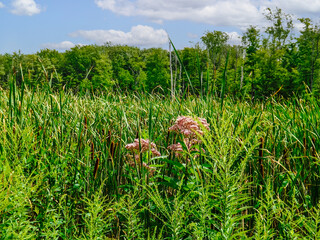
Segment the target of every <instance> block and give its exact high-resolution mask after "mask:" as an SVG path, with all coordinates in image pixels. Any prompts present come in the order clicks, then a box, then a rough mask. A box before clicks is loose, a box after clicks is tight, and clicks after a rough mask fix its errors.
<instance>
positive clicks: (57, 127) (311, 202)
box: [0, 84, 320, 239]
mask: <svg viewBox="0 0 320 240" xmlns="http://www.w3.org/2000/svg"><path fill="white" fill-rule="evenodd" d="M10 89H11V90H10V91H1V95H0V120H1V121H0V151H1V155H0V179H1V181H0V216H1V218H0V236H1V238H2V239H18V238H20V239H34V238H43V239H106V237H108V238H122V239H186V238H187V239H233V238H237V239H238V238H252V239H319V238H320V231H319V221H320V211H319V198H320V195H319V184H320V179H319V171H320V169H319V168H320V161H319V159H320V158H319V153H318V149H319V143H320V135H319V128H320V126H319V121H318V120H319V118H320V116H319V114H320V106H319V103H318V101H316V100H315V99H314V98H313V97H312V96H311V95H310V96H309V97H308V96H306V98H305V99H293V100H291V101H288V102H282V103H277V102H276V101H274V100H273V99H269V101H267V102H265V103H256V104H254V105H253V104H252V103H247V102H245V101H242V102H238V101H232V100H231V99H230V98H228V99H226V100H225V101H224V105H223V106H222V105H221V101H220V100H218V101H217V100H215V99H213V98H211V97H209V98H194V97H190V98H186V99H180V98H175V99H169V98H163V97H161V96H147V95H136V96H134V95H129V96H125V95H114V94H107V95H100V96H99V97H93V96H90V95H85V96H82V97H79V96H77V95H74V94H73V93H67V92H64V91H60V93H59V94H54V93H52V92H51V89H50V88H47V90H46V91H43V90H41V91H40V90H35V91H32V90H30V89H28V88H25V89H24V90H23V89H20V90H19V91H17V90H15V86H14V84H13V85H12V87H11V88H10ZM179 116H193V117H195V119H197V117H201V118H203V119H206V120H203V119H202V122H203V123H206V121H207V122H208V123H209V124H210V125H209V128H210V131H208V130H207V128H205V127H202V130H201V131H202V132H203V133H201V131H199V129H198V128H197V127H196V126H195V125H197V123H194V122H193V123H192V124H193V125H192V127H190V128H191V129H194V130H196V131H197V132H198V134H197V135H192V137H190V136H191V135H188V134H190V133H191V132H189V133H187V132H186V131H185V130H187V129H184V132H182V131H181V132H179V131H174V129H173V131H169V128H170V127H172V126H173V125H174V124H175V121H176V120H177V118H178V117H179ZM188 121H189V122H190V118H189V120H188ZM198 124H199V123H198ZM185 126H187V125H185ZM171 130H172V128H171ZM180 130H183V129H180ZM135 139H137V140H136V142H135V143H134V144H131V143H133V142H134V140H135ZM192 139H193V140H192ZM148 140H150V141H148ZM199 140H201V141H199ZM151 142H153V143H151ZM173 144H175V145H173ZM170 146H171V147H170ZM174 146H175V147H174ZM179 146H180V148H181V151H180V152H175V151H173V150H174V149H176V150H177V147H179ZM134 149H135V150H134ZM170 149H171V150H170ZM200 149H201V150H200ZM140 150H141V151H140ZM157 151H158V152H159V153H157ZM159 155H160V156H159ZM108 238H107V239H108Z"/></svg>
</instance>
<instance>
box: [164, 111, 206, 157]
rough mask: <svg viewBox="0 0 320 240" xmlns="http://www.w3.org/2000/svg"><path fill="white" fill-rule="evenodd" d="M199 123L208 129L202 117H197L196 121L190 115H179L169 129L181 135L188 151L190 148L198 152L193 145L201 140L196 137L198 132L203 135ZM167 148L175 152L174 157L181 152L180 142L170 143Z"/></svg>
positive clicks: (178, 155)
mask: <svg viewBox="0 0 320 240" xmlns="http://www.w3.org/2000/svg"><path fill="white" fill-rule="evenodd" d="M199 123H200V124H201V125H202V126H204V127H205V128H206V129H207V130H210V128H209V124H208V123H207V120H206V119H204V118H198V121H196V120H194V119H193V118H192V117H188V116H180V117H178V118H177V120H176V122H175V124H174V125H173V126H172V127H170V128H169V131H170V132H177V133H181V134H182V135H183V137H184V138H183V142H184V144H185V145H186V147H187V149H188V151H189V152H190V151H191V150H194V151H197V152H199V149H197V148H196V147H195V145H197V144H199V143H201V140H199V139H198V134H199V135H203V131H202V130H201V126H200V124H199ZM168 149H169V150H172V151H173V152H175V155H176V157H180V156H181V153H182V152H183V148H182V145H181V143H175V144H172V145H170V146H169V147H168ZM203 151H204V150H203Z"/></svg>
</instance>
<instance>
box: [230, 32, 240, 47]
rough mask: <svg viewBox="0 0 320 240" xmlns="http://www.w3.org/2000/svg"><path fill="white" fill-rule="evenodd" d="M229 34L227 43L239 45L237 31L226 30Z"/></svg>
mask: <svg viewBox="0 0 320 240" xmlns="http://www.w3.org/2000/svg"><path fill="white" fill-rule="evenodd" d="M227 34H228V36H229V40H228V43H229V44H230V45H240V44H241V35H239V34H238V33H237V32H227Z"/></svg>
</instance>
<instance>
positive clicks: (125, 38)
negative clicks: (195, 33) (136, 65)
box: [70, 25, 168, 47]
mask: <svg viewBox="0 0 320 240" xmlns="http://www.w3.org/2000/svg"><path fill="white" fill-rule="evenodd" d="M70 36H71V37H81V38H84V39H86V40H89V41H93V42H95V43H97V44H104V43H106V42H111V43H113V44H122V45H131V46H139V47H155V46H161V45H163V44H165V43H167V42H168V35H167V33H166V31H165V30H163V29H153V28H152V27H149V26H142V25H138V26H134V27H132V28H131V31H130V32H123V31H118V30H79V31H76V32H73V33H71V34H70Z"/></svg>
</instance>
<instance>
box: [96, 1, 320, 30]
mask: <svg viewBox="0 0 320 240" xmlns="http://www.w3.org/2000/svg"><path fill="white" fill-rule="evenodd" d="M95 3H96V5H97V6H98V7H100V8H101V9H104V10H109V11H112V12H114V13H116V14H119V15H124V16H143V17H146V18H148V19H149V20H151V21H153V22H157V23H161V22H163V21H169V20H189V21H192V22H200V23H207V24H211V25H214V26H233V27H239V28H240V29H245V28H247V27H248V26H249V25H260V24H265V22H266V21H265V18H264V16H263V14H262V13H263V12H264V11H265V9H266V8H267V7H270V8H272V9H273V8H275V7H278V8H281V9H282V10H283V11H284V12H285V13H289V14H295V15H297V16H310V15H312V16H314V17H317V14H318V13H319V12H320V1H319V0H304V1H302V0H95Z"/></svg>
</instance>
